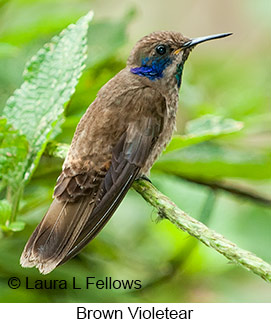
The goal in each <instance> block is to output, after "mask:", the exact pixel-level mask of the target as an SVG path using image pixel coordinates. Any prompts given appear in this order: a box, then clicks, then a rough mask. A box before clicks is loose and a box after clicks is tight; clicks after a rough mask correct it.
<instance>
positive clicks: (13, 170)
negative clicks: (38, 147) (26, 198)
mask: <svg viewBox="0 0 271 323" xmlns="http://www.w3.org/2000/svg"><path fill="white" fill-rule="evenodd" d="M27 153H28V142H27V140H26V137H25V136H24V135H20V134H19V131H18V130H14V129H13V128H12V126H10V125H9V124H7V120H6V119H5V118H0V180H1V181H2V182H1V186H0V190H1V189H3V188H4V187H5V186H7V185H10V186H11V187H13V188H14V189H16V187H17V186H18V184H19V183H20V180H21V173H22V171H23V169H24V163H25V158H26V156H27ZM0 212H1V210H0Z"/></svg>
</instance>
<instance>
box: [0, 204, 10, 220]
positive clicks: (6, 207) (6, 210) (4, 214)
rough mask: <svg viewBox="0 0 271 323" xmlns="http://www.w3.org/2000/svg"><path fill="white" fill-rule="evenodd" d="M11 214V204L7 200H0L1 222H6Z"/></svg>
mask: <svg viewBox="0 0 271 323" xmlns="http://www.w3.org/2000/svg"><path fill="white" fill-rule="evenodd" d="M10 215H11V205H10V203H9V202H8V201H7V200H1V201H0V223H1V224H5V223H6V222H7V220H8V219H9V217H10Z"/></svg>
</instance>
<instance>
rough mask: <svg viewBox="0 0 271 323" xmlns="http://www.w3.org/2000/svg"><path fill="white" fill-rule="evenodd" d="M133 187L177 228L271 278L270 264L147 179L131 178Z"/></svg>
mask: <svg viewBox="0 0 271 323" xmlns="http://www.w3.org/2000/svg"><path fill="white" fill-rule="evenodd" d="M133 188H134V189H135V190H136V191H137V192H138V193H139V194H141V195H142V196H143V198H144V199H145V200H146V201H147V202H148V203H150V204H151V205H152V206H154V207H155V208H156V209H157V211H158V213H159V215H160V216H161V217H162V218H166V219H168V220H169V221H170V222H172V223H173V224H174V225H176V226H177V227H178V228H180V229H182V230H183V231H185V232H187V233H189V234H190V235H191V236H193V237H195V238H197V239H198V240H200V241H201V242H202V243H204V244H205V245H206V246H208V247H211V248H213V249H215V250H216V251H218V252H219V253H221V254H222V255H223V256H225V257H226V258H227V259H229V260H230V261H231V262H234V263H236V264H239V265H241V266H243V267H244V268H246V269H248V270H250V271H252V272H253V273H254V274H256V275H258V276H260V277H262V278H263V279H264V280H266V281H268V282H271V265H269V264H268V263H266V262H265V261H263V260H262V259H261V258H258V257H257V256H255V255H254V254H252V253H251V252H249V251H246V250H243V249H241V248H239V247H238V246H237V245H236V244H234V243H233V242H231V241H229V240H227V239H225V238H224V237H223V236H222V235H221V234H219V233H216V232H215V231H213V230H211V229H209V228H208V227H206V226H205V225H204V224H203V223H201V222H199V221H197V220H196V219H194V218H192V217H190V216H189V215H188V214H186V213H185V212H183V211H182V210H181V209H179V208H178V207H177V206H176V205H175V204H174V203H173V202H172V201H171V200H170V199H169V198H168V197H166V196H165V195H163V194H162V193H161V192H159V191H158V190H157V189H156V188H155V187H154V186H153V185H152V184H151V183H149V182H147V181H144V180H138V181H135V182H134V184H133Z"/></svg>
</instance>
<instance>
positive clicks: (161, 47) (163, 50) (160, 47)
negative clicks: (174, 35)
mask: <svg viewBox="0 0 271 323" xmlns="http://www.w3.org/2000/svg"><path fill="white" fill-rule="evenodd" d="M155 50H156V53H157V54H159V55H164V54H165V53H166V51H167V48H166V46H165V45H158V46H157V47H156V48H155Z"/></svg>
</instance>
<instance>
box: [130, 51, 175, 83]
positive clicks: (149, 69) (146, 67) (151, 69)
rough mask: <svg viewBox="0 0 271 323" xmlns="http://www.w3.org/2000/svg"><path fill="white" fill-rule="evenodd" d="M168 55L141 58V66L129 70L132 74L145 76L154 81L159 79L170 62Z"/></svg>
mask: <svg viewBox="0 0 271 323" xmlns="http://www.w3.org/2000/svg"><path fill="white" fill-rule="evenodd" d="M171 62H172V61H171V59H170V57H165V58H153V59H150V58H148V57H147V58H145V59H142V62H141V66H140V67H135V68H131V69H130V71H131V72H132V73H133V74H137V75H139V76H145V77H147V78H148V79H149V80H151V81H155V80H156V79H160V78H162V77H163V72H164V70H165V68H166V67H167V66H168V65H170V64H171Z"/></svg>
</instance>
